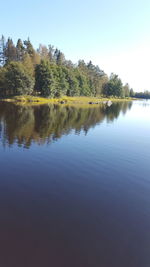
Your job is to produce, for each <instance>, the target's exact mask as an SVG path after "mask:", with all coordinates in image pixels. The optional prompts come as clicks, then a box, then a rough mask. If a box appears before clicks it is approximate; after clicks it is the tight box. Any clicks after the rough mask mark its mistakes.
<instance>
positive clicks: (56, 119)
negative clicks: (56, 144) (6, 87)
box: [0, 102, 132, 147]
mask: <svg viewBox="0 0 150 267" xmlns="http://www.w3.org/2000/svg"><path fill="white" fill-rule="evenodd" d="M131 106H132V102H120V103H115V104H113V105H112V106H110V107H108V106H107V105H101V106H98V107H89V108H82V107H80V108H79V107H71V106H60V105H41V106H19V105H14V104H11V103H1V104H0V121H1V127H0V132H1V137H2V140H3V144H4V145H6V144H7V143H8V144H9V145H11V144H13V143H14V142H17V143H18V144H19V145H22V144H23V145H24V146H25V147H30V145H31V143H32V141H36V142H37V143H39V144H43V143H44V142H46V143H50V142H51V141H52V140H57V139H58V138H60V137H61V136H62V135H63V134H69V133H70V131H71V130H74V131H75V133H76V134H79V133H80V132H81V131H83V132H84V133H85V134H87V132H88V130H89V129H90V128H91V127H93V126H95V125H96V124H98V123H101V122H102V121H103V120H104V119H106V120H107V121H108V122H111V121H113V120H114V119H116V118H117V117H118V116H119V114H120V112H122V113H124V114H125V113H126V111H127V110H128V109H130V108H131Z"/></svg>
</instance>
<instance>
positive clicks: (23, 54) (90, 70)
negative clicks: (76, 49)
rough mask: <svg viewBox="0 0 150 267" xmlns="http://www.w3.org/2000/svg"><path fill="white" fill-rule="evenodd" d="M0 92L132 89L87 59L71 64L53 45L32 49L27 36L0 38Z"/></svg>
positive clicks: (122, 93) (117, 93)
mask: <svg viewBox="0 0 150 267" xmlns="http://www.w3.org/2000/svg"><path fill="white" fill-rule="evenodd" d="M0 68H1V69H0V96H3V95H9V94H10V95H16V94H17V95H18V94H24V93H25V92H26V93H27V94H31V93H32V91H33V84H34V80H35V87H34V90H35V92H36V93H37V91H38V92H39V93H40V94H41V95H42V96H45V97H61V96H63V95H67V96H101V95H106V96H114V97H129V96H131V97H132V96H134V92H133V90H132V89H131V90H130V88H129V85H128V84H126V85H124V86H123V84H122V81H121V79H120V78H118V76H117V75H116V74H111V76H110V78H108V76H107V75H106V74H105V73H104V71H103V70H101V69H100V68H99V66H95V65H94V64H93V63H92V62H91V61H90V62H88V63H85V62H84V60H79V62H78V64H76V65H75V64H73V63H72V62H71V61H70V60H66V59H65V55H64V54H63V53H62V52H61V51H60V50H59V49H57V48H56V49H55V48H54V46H52V45H49V46H48V47H46V46H45V45H41V44H40V46H39V48H38V49H37V51H36V50H35V49H34V47H33V45H32V43H31V41H30V40H29V38H28V39H27V40H25V41H22V40H21V39H18V41H17V44H16V45H15V44H14V43H13V40H12V39H11V38H8V40H7V41H5V38H4V36H2V37H1V39H0Z"/></svg>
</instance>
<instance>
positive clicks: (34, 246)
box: [0, 101, 150, 267]
mask: <svg viewBox="0 0 150 267" xmlns="http://www.w3.org/2000/svg"><path fill="white" fill-rule="evenodd" d="M0 214H1V217H0V251H1V252H0V255H1V256H0V267H1V266H2V267H3V266H4V267H6V266H11V267H20V266H21V267H28V266H29V267H34V266H36V267H38V266H44V267H49V266H52V267H101V266H102V267H149V266H150V102H149V101H134V102H133V103H131V102H129V103H128V102H125V103H117V104H113V105H112V106H110V107H103V106H100V107H96V108H95V107H89V108H87V109H82V108H75V107H72V108H70V107H63V106H61V107H59V106H58V107H57V106H40V107H21V106H14V105H13V104H10V103H0Z"/></svg>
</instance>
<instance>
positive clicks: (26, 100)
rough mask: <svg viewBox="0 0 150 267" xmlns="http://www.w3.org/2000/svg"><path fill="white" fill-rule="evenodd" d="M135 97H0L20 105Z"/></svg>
mask: <svg viewBox="0 0 150 267" xmlns="http://www.w3.org/2000/svg"><path fill="white" fill-rule="evenodd" d="M132 100H136V99H135V98H131V97H128V98H115V97H114V98H113V97H110V98H108V97H86V96H78V97H77V96H74V97H69V96H64V97H60V98H45V97H37V96H14V97H10V98H3V99H0V101H2V102H11V103H14V104H20V105H43V104H63V105H64V104H67V105H85V104H86V105H88V106H93V105H94V106H95V105H98V104H107V103H109V104H111V102H118V101H132Z"/></svg>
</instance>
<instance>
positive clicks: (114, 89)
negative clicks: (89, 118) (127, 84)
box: [103, 73, 123, 97]
mask: <svg viewBox="0 0 150 267" xmlns="http://www.w3.org/2000/svg"><path fill="white" fill-rule="evenodd" d="M103 93H104V94H105V95H108V96H118V97H122V96H123V85H122V81H121V79H119V78H118V75H116V74H114V73H112V74H111V76H110V79H109V81H108V83H107V84H106V85H105V87H104V92H103Z"/></svg>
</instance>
